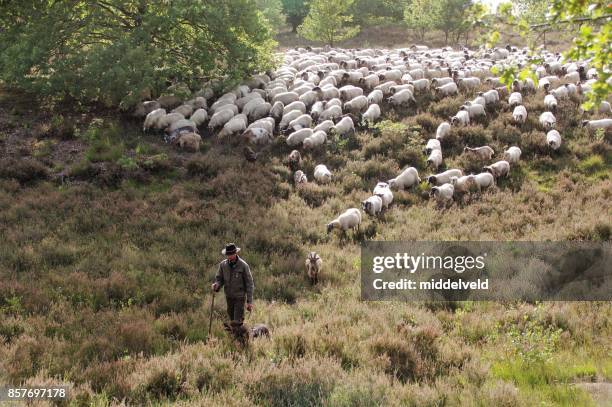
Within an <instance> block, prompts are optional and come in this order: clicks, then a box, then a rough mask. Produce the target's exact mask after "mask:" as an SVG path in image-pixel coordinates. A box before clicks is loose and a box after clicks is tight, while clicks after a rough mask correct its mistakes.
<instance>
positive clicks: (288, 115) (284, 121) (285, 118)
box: [278, 110, 303, 130]
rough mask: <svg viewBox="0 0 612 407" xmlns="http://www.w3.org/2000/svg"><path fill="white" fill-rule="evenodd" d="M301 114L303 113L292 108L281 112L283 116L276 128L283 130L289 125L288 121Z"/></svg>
mask: <svg viewBox="0 0 612 407" xmlns="http://www.w3.org/2000/svg"><path fill="white" fill-rule="evenodd" d="M302 115H303V113H302V112H300V111H299V110H292V111H290V112H287V113H285V114H283V118H282V119H281V121H280V123H279V124H278V128H279V129H281V130H285V129H286V128H287V127H289V123H291V122H292V121H293V120H295V119H297V118H298V117H300V116H302Z"/></svg>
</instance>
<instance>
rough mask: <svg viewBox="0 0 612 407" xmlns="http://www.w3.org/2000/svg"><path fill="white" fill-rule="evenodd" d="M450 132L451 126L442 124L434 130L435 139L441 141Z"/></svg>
mask: <svg viewBox="0 0 612 407" xmlns="http://www.w3.org/2000/svg"><path fill="white" fill-rule="evenodd" d="M450 132H451V125H450V123H448V122H442V123H440V125H439V126H438V128H437V129H436V139H438V140H440V141H442V140H444V138H445V137H446V136H448V135H449V134H450Z"/></svg>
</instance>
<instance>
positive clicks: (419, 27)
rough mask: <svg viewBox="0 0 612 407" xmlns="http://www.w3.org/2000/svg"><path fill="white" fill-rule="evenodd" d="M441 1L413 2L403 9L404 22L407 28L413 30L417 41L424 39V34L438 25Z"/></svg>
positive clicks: (423, 0)
mask: <svg viewBox="0 0 612 407" xmlns="http://www.w3.org/2000/svg"><path fill="white" fill-rule="evenodd" d="M441 13H442V1H440V0H413V1H412V2H410V4H409V5H408V6H407V7H406V8H405V9H404V21H405V22H406V25H407V26H408V28H410V29H412V30H414V31H415V32H416V33H417V35H418V37H419V39H420V40H421V41H423V40H424V39H425V33H426V32H427V31H430V30H432V29H434V28H436V27H438V26H439V25H440V21H441V17H440V16H441Z"/></svg>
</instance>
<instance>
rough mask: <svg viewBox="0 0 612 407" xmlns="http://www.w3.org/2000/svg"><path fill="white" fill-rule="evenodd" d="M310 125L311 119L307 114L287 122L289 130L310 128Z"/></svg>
mask: <svg viewBox="0 0 612 407" xmlns="http://www.w3.org/2000/svg"><path fill="white" fill-rule="evenodd" d="M311 125H312V117H310V115H309V114H303V115H300V116H298V117H296V118H295V119H293V120H291V121H290V122H289V128H290V129H293V130H299V129H303V128H307V127H310V126H311Z"/></svg>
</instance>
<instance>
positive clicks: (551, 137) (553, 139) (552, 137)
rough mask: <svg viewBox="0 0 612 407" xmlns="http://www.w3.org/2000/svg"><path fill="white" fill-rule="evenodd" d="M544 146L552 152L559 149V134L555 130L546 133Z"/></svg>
mask: <svg viewBox="0 0 612 407" xmlns="http://www.w3.org/2000/svg"><path fill="white" fill-rule="evenodd" d="M546 144H548V145H549V146H550V148H552V149H553V150H558V149H559V147H561V134H559V132H558V131H557V130H550V131H549V132H548V133H546Z"/></svg>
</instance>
